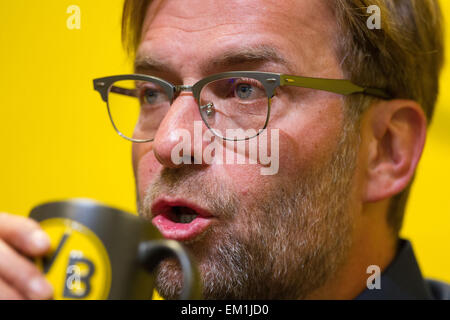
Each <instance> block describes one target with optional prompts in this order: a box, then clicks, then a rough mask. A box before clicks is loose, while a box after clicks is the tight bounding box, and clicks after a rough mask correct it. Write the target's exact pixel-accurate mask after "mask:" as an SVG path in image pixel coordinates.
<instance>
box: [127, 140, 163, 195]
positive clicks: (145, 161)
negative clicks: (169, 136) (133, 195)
mask: <svg viewBox="0 0 450 320" xmlns="http://www.w3.org/2000/svg"><path fill="white" fill-rule="evenodd" d="M160 168H161V164H160V163H159V162H158V161H157V160H156V158H155V155H154V153H153V151H152V149H151V147H149V146H145V145H144V144H134V145H133V169H134V176H135V179H136V187H137V192H138V194H139V198H140V199H143V198H144V196H145V191H146V190H147V188H148V185H149V184H150V183H151V182H152V180H153V179H154V178H155V176H156V174H157V172H158V170H160Z"/></svg>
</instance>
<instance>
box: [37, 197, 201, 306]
mask: <svg viewBox="0 0 450 320" xmlns="http://www.w3.org/2000/svg"><path fill="white" fill-rule="evenodd" d="M30 218H32V219H35V220H37V221H38V222H39V223H40V225H41V226H42V228H43V229H44V231H46V232H47V233H48V234H49V237H50V239H51V243H52V250H51V252H50V253H49V255H48V256H46V257H44V258H43V259H39V260H38V261H37V264H38V266H39V267H40V268H41V270H42V271H43V272H44V273H45V276H46V278H47V279H48V280H49V282H50V283H51V284H52V285H53V287H54V297H55V299H151V298H152V295H153V290H154V274H153V273H154V271H155V269H156V267H157V266H158V264H159V263H160V262H161V261H162V260H164V259H166V258H170V257H172V258H176V259H177V260H178V262H179V263H180V266H181V269H182V272H183V290H182V293H181V295H180V297H179V298H180V299H201V286H200V278H199V273H198V270H197V268H196V267H195V264H194V263H193V260H192V257H191V256H190V255H189V253H188V252H187V251H186V249H184V248H183V246H182V245H181V244H180V243H178V242H177V241H174V240H164V239H163V238H162V236H161V234H160V233H159V232H158V230H157V229H156V228H155V227H154V226H153V225H152V224H151V223H149V222H147V221H145V220H143V219H141V218H139V217H137V216H134V215H132V214H130V213H126V212H124V211H121V210H118V209H114V208H111V207H108V206H105V205H102V204H99V203H97V202H95V201H92V200H84V199H75V200H68V201H60V202H50V203H45V204H42V205H39V206H37V207H35V208H33V210H32V211H31V213H30Z"/></svg>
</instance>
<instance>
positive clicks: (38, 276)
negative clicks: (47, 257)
mask: <svg viewBox="0 0 450 320" xmlns="http://www.w3.org/2000/svg"><path fill="white" fill-rule="evenodd" d="M49 250H50V239H49V238H48V236H47V234H46V233H45V232H44V231H43V230H42V228H41V227H40V226H39V224H38V223H37V222H36V221H34V220H31V219H28V218H24V217H20V216H16V215H12V214H7V213H0V299H51V298H52V297H53V288H52V286H51V285H50V284H49V283H48V281H47V280H46V279H45V278H44V275H43V274H42V272H41V271H39V269H38V268H37V267H36V265H35V264H34V263H33V262H32V261H31V260H30V258H33V257H39V256H42V255H44V254H45V253H46V252H47V251H49Z"/></svg>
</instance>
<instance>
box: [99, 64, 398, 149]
mask: <svg viewBox="0 0 450 320" xmlns="http://www.w3.org/2000/svg"><path fill="white" fill-rule="evenodd" d="M227 78H250V79H255V80H257V81H259V82H260V83H261V84H262V85H263V87H264V90H265V92H266V94H267V98H268V112H267V118H266V121H265V124H264V127H263V128H262V129H260V131H259V132H258V133H257V134H256V135H255V136H257V135H259V134H260V133H261V132H262V131H264V130H265V129H266V128H267V125H268V123H269V118H270V103H271V99H272V98H273V97H274V95H275V90H276V88H278V87H280V86H296V87H302V88H308V89H315V90H322V91H327V92H332V93H336V94H341V95H346V96H347V95H351V94H357V93H360V94H366V95H371V96H374V97H376V98H380V99H391V98H392V97H391V95H390V94H389V93H387V92H386V91H385V90H383V89H379V88H370V87H361V86H358V85H356V84H354V83H353V82H351V81H350V80H346V79H326V78H311V77H302V76H293V75H286V74H281V73H271V72H259V71H231V72H222V73H217V74H213V75H211V76H208V77H206V78H203V79H201V80H199V81H198V82H196V83H195V84H194V85H192V86H186V85H173V84H171V83H170V82H168V81H165V80H163V79H161V78H157V77H153V76H149V75H144V74H125V75H117V76H109V77H103V78H98V79H94V90H96V91H98V92H99V93H100V95H101V98H102V100H103V101H104V102H105V103H106V104H107V107H108V115H109V118H110V120H111V123H112V125H113V127H114V129H115V130H116V132H117V133H118V134H119V135H120V136H122V137H123V138H125V139H127V140H129V141H132V142H138V143H142V142H151V141H153V139H154V138H152V139H145V140H144V139H133V138H130V137H127V136H125V135H124V134H122V133H121V132H120V130H119V129H118V128H117V127H116V125H115V123H114V120H113V118H112V115H111V111H110V107H109V103H108V95H109V92H110V91H112V92H115V93H120V94H123V95H128V96H133V97H135V96H136V95H135V94H134V90H130V89H124V88H119V87H115V86H113V84H114V83H115V82H117V81H120V80H135V81H136V80H137V81H149V82H153V83H155V84H157V85H159V86H160V87H161V88H163V89H164V91H165V93H166V94H167V97H168V98H169V100H170V104H171V105H172V103H173V100H174V99H175V97H176V96H177V94H178V93H180V92H182V91H190V92H192V94H193V96H194V98H195V100H196V101H197V104H198V107H199V112H200V115H201V117H202V120H203V122H204V123H205V125H206V126H207V127H208V129H209V130H211V131H212V132H213V133H214V135H216V136H219V137H220V138H222V139H224V140H234V141H236V140H248V139H251V138H253V137H255V136H252V137H246V138H245V139H227V138H225V137H222V136H220V135H218V134H217V133H216V132H215V131H214V129H213V128H211V127H210V126H209V124H208V121H207V120H206V119H205V118H204V115H203V113H202V110H201V109H202V107H203V108H204V107H205V106H201V105H200V93H201V90H202V89H203V87H204V86H206V85H207V84H209V83H210V82H213V81H217V80H221V79H227Z"/></svg>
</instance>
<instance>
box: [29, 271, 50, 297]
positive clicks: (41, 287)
mask: <svg viewBox="0 0 450 320" xmlns="http://www.w3.org/2000/svg"><path fill="white" fill-rule="evenodd" d="M28 290H29V295H30V298H31V299H36V300H38V299H49V298H51V297H52V296H53V287H52V286H51V285H50V283H48V281H47V280H46V279H44V278H42V277H36V278H34V279H32V280H31V281H30V282H29V284H28Z"/></svg>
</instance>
